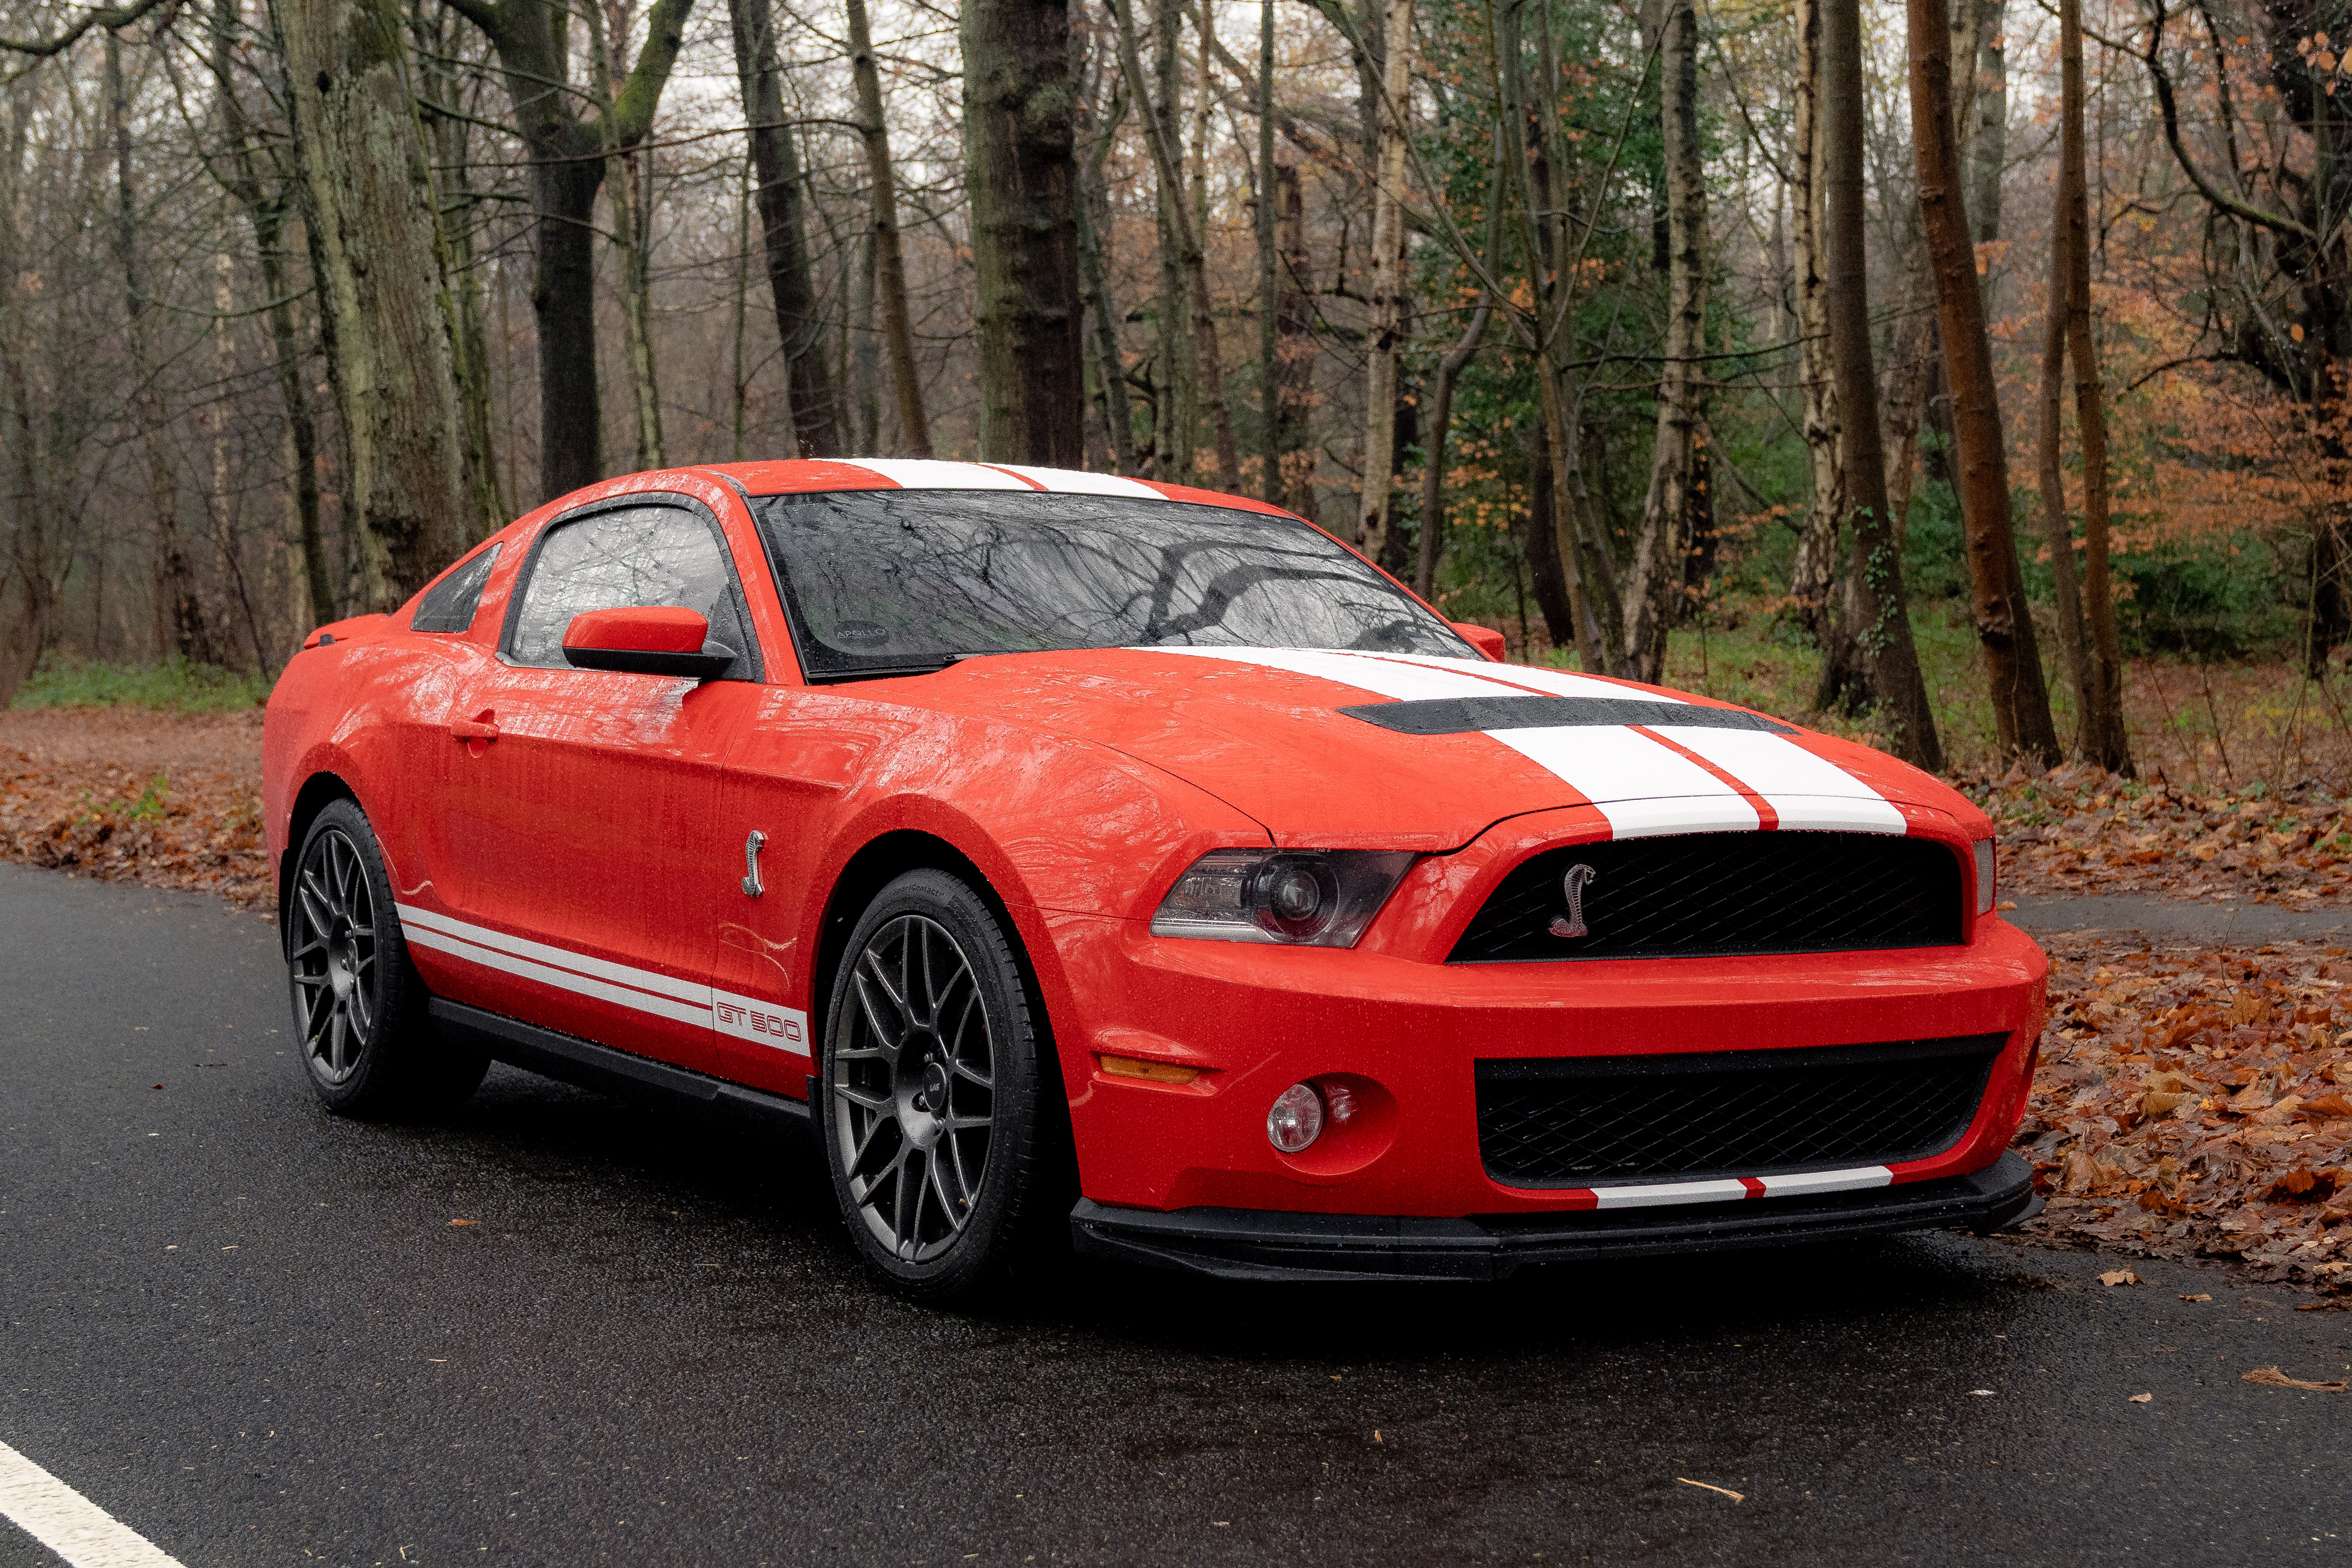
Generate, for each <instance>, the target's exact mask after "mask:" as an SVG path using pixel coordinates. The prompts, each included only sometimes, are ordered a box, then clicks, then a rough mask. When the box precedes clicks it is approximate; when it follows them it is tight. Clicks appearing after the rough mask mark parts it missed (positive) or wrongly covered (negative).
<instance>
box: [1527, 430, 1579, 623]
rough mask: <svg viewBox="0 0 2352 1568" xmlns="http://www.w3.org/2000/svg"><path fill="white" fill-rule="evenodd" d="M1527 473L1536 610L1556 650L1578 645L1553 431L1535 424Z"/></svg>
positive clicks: (1529, 549)
mask: <svg viewBox="0 0 2352 1568" xmlns="http://www.w3.org/2000/svg"><path fill="white" fill-rule="evenodd" d="M1531 457H1532V459H1533V460H1532V461H1531V462H1530V463H1529V464H1528V520H1527V539H1526V546H1525V547H1526V551H1527V557H1528V577H1530V578H1531V579H1533V581H1534V584H1535V591H1536V607H1537V608H1538V610H1540V611H1541V612H1542V613H1543V623H1544V636H1545V638H1546V640H1547V641H1549V643H1550V644H1551V646H1552V647H1556V648H1572V647H1576V646H1577V627H1576V606H1575V603H1574V601H1573V600H1571V599H1570V597H1569V593H1568V575H1567V573H1566V572H1565V570H1564V569H1563V568H1562V567H1561V565H1560V561H1559V536H1560V531H1561V530H1560V525H1559V485H1558V483H1557V482H1556V481H1557V477H1558V473H1559V466H1558V465H1557V464H1556V463H1554V462H1553V461H1552V455H1551V432H1550V429H1549V427H1548V426H1546V425H1545V424H1544V422H1543V421H1541V420H1538V421H1537V422H1536V430H1535V450H1534V452H1533V453H1532V454H1531Z"/></svg>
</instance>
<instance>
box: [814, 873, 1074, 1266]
mask: <svg viewBox="0 0 2352 1568" xmlns="http://www.w3.org/2000/svg"><path fill="white" fill-rule="evenodd" d="M825 1016H826V1020H827V1023H826V1029H825V1039H824V1060H823V1064H822V1071H821V1072H820V1074H819V1079H818V1081H819V1085H820V1088H819V1096H818V1104H817V1107H816V1113H817V1129H818V1136H819V1140H820V1142H822V1143H823V1144H824V1156H825V1165H826V1168H827V1169H828V1170H830V1171H831V1172H832V1173H833V1190H834V1194H835V1197H836V1198H838V1199H839V1200H840V1203H841V1212H842V1217H843V1219H844V1220H845V1222H846V1223H847V1225H848V1227H849V1234H850V1237H851V1239H852V1240H853V1242H854V1243H855V1244H856V1247H857V1250H858V1254H859V1256H860V1257H861V1258H864V1259H865V1262H866V1267H867V1268H869V1269H870V1270H871V1271H872V1272H873V1274H874V1275H875V1277H876V1278H877V1279H879V1280H880V1281H881V1282H882V1283H883V1284H885V1285H886V1286H887V1287H888V1288H889V1289H893V1290H895V1291H897V1292H898V1293H899V1294H901V1295H904V1296H907V1297H909V1298H912V1299H915V1300H923V1301H929V1302H934V1303H944V1302H950V1301H963V1300H971V1299H973V1298H975V1297H978V1296H982V1295H985V1294H987V1293H990V1292H992V1291H993V1290H995V1289H998V1288H1000V1287H1002V1286H1003V1285H1004V1284H1005V1283H1006V1282H1007V1281H1008V1280H1009V1279H1011V1277H1012V1275H1013V1273H1014V1271H1015V1269H1016V1268H1018V1267H1019V1266H1020V1265H1021V1264H1022V1263H1024V1261H1027V1260H1031V1259H1034V1258H1037V1257H1038V1256H1039V1255H1040V1254H1050V1253H1051V1252H1052V1250H1053V1249H1054V1244H1055V1241H1057V1240H1060V1241H1062V1242H1063V1243H1064V1245H1065V1246H1066V1237H1062V1236H1061V1234H1060V1230H1061V1227H1059V1226H1056V1224H1055V1221H1056V1220H1057V1219H1058V1218H1060V1217H1061V1216H1060V1215H1056V1214H1055V1213H1054V1212H1053V1211H1054V1208H1055V1198H1056V1197H1058V1196H1060V1195H1061V1194H1062V1192H1063V1189H1064V1187H1065V1186H1066V1185H1068V1183H1067V1182H1066V1170H1067V1169H1068V1168H1069V1166H1070V1164H1071V1163H1070V1162H1069V1161H1068V1160H1067V1159H1066V1147H1065V1142H1064V1140H1063V1139H1062V1138H1060V1137H1058V1136H1056V1134H1057V1132H1058V1131H1059V1130H1060V1129H1061V1128H1062V1127H1064V1126H1065V1125H1066V1121H1067V1117H1066V1111H1065V1110H1064V1108H1063V1105H1062V1102H1061V1100H1059V1098H1058V1097H1059V1096H1060V1095H1061V1093H1062V1089H1061V1074H1060V1071H1059V1070H1058V1068H1057V1067H1056V1066H1055V1064H1054V1062H1053V1058H1052V1053H1051V1050H1050V1047H1047V1046H1046V1044H1045V1041H1044V1035H1045V1031H1044V1030H1043V1029H1042V1028H1041V1027H1040V1018H1039V1016H1038V1015H1036V1014H1035V1013H1034V1011H1033V1009H1032V1006H1031V1004H1030V999H1029V993H1028V990H1027V987H1026V986H1025V985H1024V984H1023V980H1022V972H1021V968H1020V965H1019V963H1018V962H1017V960H1016V958H1015V956H1014V950H1013V943H1012V941H1011V940H1010V938H1009V937H1008V935H1007V933H1006V931H1005V930H1004V928H1003V924H1002V923H1001V922H1000V921H998V920H997V918H996V916H995V914H994V913H993V911H992V910H991V909H990V908H989V906H988V904H987V902H986V901H985V900H982V898H981V896H980V895H979V893H978V892H976V891H975V890H974V889H972V888H971V885H970V884H968V883H966V882H965V881H964V880H963V879H961V878H959V877H956V876H953V875H951V874H950V873H948V872H946V871H940V870H933V869H923V870H916V871H909V872H908V873H907V874H906V875H904V876H902V877H900V878H898V879H897V880H896V881H894V882H892V883H891V884H890V885H889V886H888V887H887V888H885V889H882V891H881V893H880V894H879V895H878V896H877V897H876V899H875V900H874V901H873V903H871V904H869V905H868V906H867V907H866V912H865V914H864V915H862V916H861V917H859V919H858V921H857V924H856V928H855V929H854V930H853V931H851V932H850V936H849V943H848V945H847V947H846V948H845V950H844V951H843V956H842V962H841V967H840V969H839V971H838V972H837V973H835V976H834V983H833V995H832V999H831V1005H830V1007H829V1008H828V1010H827V1012H826V1015H825ZM1049 1088H1050V1093H1051V1094H1052V1095H1053V1096H1055V1097H1056V1098H1054V1099H1051V1100H1048V1099H1046V1098H1045V1096H1046V1094H1047V1092H1048V1089H1049ZM1060 1207H1061V1211H1062V1214H1063V1215H1066V1213H1067V1211H1068V1205H1067V1204H1066V1203H1064V1204H1062V1205H1060Z"/></svg>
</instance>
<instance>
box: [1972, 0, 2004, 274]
mask: <svg viewBox="0 0 2352 1568" xmlns="http://www.w3.org/2000/svg"><path fill="white" fill-rule="evenodd" d="M1962 3H1963V4H1973V5H1976V6H1977V10H1978V17H1979V20H1978V24H1977V59H1976V133H1975V135H1974V136H1973V137H1971V138H1970V140H1969V216H1970V217H1971V218H1973V219H1974V220H1975V221H1976V234H1977V243H1978V244H1979V245H1989V244H1990V243H1991V242H1992V241H1994V240H1996V239H1999V238H2000V171H2001V165H2002V164H2003V163H2007V162H2008V160H2009V54H2008V48H2007V44H2006V41H2005V40H2004V39H2003V38H2002V37H2001V33H2000V28H2001V22H2002V19H2003V16H2004V14H2005V13H2006V11H2007V9H2008V0H1962Z"/></svg>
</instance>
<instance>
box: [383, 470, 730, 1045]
mask: <svg viewBox="0 0 2352 1568" xmlns="http://www.w3.org/2000/svg"><path fill="white" fill-rule="evenodd" d="M511 603H512V606H513V607H512V608H511V609H510V610H509V616H508V621H507V626H506V630H505V634H504V636H503V637H502V639H501V642H500V645H499V663H498V664H497V666H495V667H493V668H492V669H491V670H490V671H489V672H488V673H487V674H486V675H485V676H484V677H483V678H481V679H480V680H479V681H478V684H476V685H475V686H473V687H472V688H470V689H467V690H466V691H463V692H461V693H459V695H458V699H457V701H456V702H454V703H453V704H452V705H451V707H450V710H449V713H450V725H449V728H450V734H451V739H450V740H449V742H446V746H445V749H444V752H443V758H444V764H445V770H446V771H445V774H444V778H445V783H444V787H443V788H442V789H441V790H440V792H439V794H440V801H441V806H442V810H443V812H444V814H445V820H444V822H443V824H442V837H443V841H444V843H445V845H446V848H445V851H444V856H443V864H442V865H441V866H439V867H437V868H435V880H436V890H437V892H438V894H439V900H440V903H441V905H442V907H443V909H445V910H447V911H448V912H447V914H446V916H426V917H425V921H424V925H423V929H421V930H420V931H418V932H416V933H415V935H413V936H412V940H415V941H420V943H421V945H425V946H428V947H431V948H434V949H436V950H437V952H439V953H440V954H444V955H447V956H451V957H455V958H457V959H460V960H462V961H463V962H462V963H459V964H457V965H456V966H454V967H455V968H457V970H458V971H459V972H460V973H459V975H458V976H457V979H458V981H459V984H458V985H457V986H452V987H450V988H449V990H448V994H451V995H452V996H454V997H455V998H456V999H457V1000H460V1001H466V1002H470V1003H472V1004H473V1005H478V1006H482V1007H486V1008H488V1009H490V1010H492V1011H495V1012H499V1013H503V1014H506V1015H508V1016H514V1017H519V1018H522V1019H524V1020H526V1021H528V1022H531V1023H536V1024H540V1025H542V1026H547V1027H550V1028H554V1029H559V1030H562V1032H564V1033H566V1034H572V1035H577V1036H580V1037H583V1038H587V1039H591V1040H595V1041H598V1042H600V1043H602V1044H605V1045H610V1046H614V1047H618V1048H620V1049H623V1050H627V1051H633V1052H636V1053H638V1054H640V1055H645V1056H649V1057H655V1058H659V1059H661V1060H664V1061H668V1062H674V1063H676V1064H677V1065H679V1066H681V1067H687V1068H694V1069H696V1070H698V1071H709V1070H710V1069H711V1068H712V1067H713V1065H714V1054H713V1042H712V1032H711V1023H710V1018H711V1013H710V954H711V948H712V945H713V937H712V928H713V922H714V920H715V918H716V910H717V900H718V899H719V895H720V892H721V890H727V891H732V890H733V889H735V885H736V879H738V878H740V876H741V874H742V864H741V863H742V849H741V846H740V841H739V842H738V843H737V844H736V845H734V846H732V847H730V846H727V845H723V844H718V843H715V842H714V841H713V839H712V837H711V836H712V833H713V830H714V828H715V826H716V823H717V818H718V805H719V777H720V770H721V767H722V764H723V763H724V761H725V758H726V754H727V751H728V748H729V746H730V744H731V743H732V742H733V740H734V737H735V734H736V731H737V730H738V728H739V727H740V724H741V722H742V721H743V718H744V716H745V715H746V714H747V713H748V712H749V711H750V710H751V708H752V706H753V703H754V700H756V698H757V697H758V695H759V692H760V690H761V688H760V686H759V685H758V679H759V675H760V669H759V655H758V652H757V647H756V645H755V643H754V642H753V641H752V639H751V622H750V617H749V616H748V614H747V613H746V612H745V609H744V605H743V600H742V588H741V584H740V582H739V581H738V578H737V575H736V572H735V569H734V565H733V563H732V562H731V560H730V556H729V553H728V549H727V543H726V540H725V537H724V536H723V535H722V534H721V532H720V531H719V526H718V523H717V521H715V520H714V519H712V518H711V517H710V516H709V513H708V512H706V511H705V510H702V509H701V508H700V507H698V506H696V505H693V504H691V503H687V502H684V501H682V500H672V499H669V498H661V499H658V500H648V499H647V498H646V497H643V496H634V497H630V498H627V499H626V500H624V501H622V502H619V503H614V504H607V505H604V506H599V507H595V508H592V509H589V510H586V511H584V512H582V513H576V514H574V515H572V516H571V517H567V518H564V519H562V520H559V521H557V522H555V523H553V524H551V526H550V527H549V528H548V529H547V531H545V532H544V533H542V534H541V537H540V539H539V541H538V542H537V544H536V546H535V547H534V549H533V551H532V553H531V557H530V561H529V563H527V564H526V565H525V567H524V570H523V574H522V580H521V582H520V584H518V586H517V589H516V592H515V594H514V595H513V596H512V600H511ZM646 605H684V606H685V607H687V608H689V609H693V610H697V611H699V612H700V613H701V614H702V615H703V616H704V617H705V618H706V619H707V620H708V621H709V624H710V637H709V643H707V644H706V645H705V646H706V647H710V646H712V645H723V646H724V647H729V648H731V649H733V650H735V652H736V654H737V657H736V659H735V661H734V663H733V664H731V665H730V667H729V668H727V670H726V671H725V672H724V673H723V674H722V675H721V676H719V678H718V679H711V680H707V681H696V680H693V679H685V678H680V677H674V676H659V675H638V674H629V673H624V672H621V671H615V670H592V669H575V668H572V666H571V664H570V661H569V660H567V659H566V658H564V655H563V647H562V642H563V634H564V630H565V628H566V627H568V626H570V625H571V623H572V617H573V616H577V615H580V614H581V613H583V612H584V611H587V610H595V609H613V608H621V607H627V606H646ZM412 923H415V922H412ZM439 988H440V987H437V986H436V989H439Z"/></svg>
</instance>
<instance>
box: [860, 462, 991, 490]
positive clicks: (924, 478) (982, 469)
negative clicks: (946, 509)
mask: <svg viewBox="0 0 2352 1568" xmlns="http://www.w3.org/2000/svg"><path fill="white" fill-rule="evenodd" d="M845 461H846V462H848V463H849V464H850V465H851V466H852V467H853V468H866V469H868V470H870V471H872V472H874V473H877V474H879V475H881V476H882V477H883V478H884V479H888V480H889V481H890V482H891V483H893V484H895V485H898V487H900V488H901V489H910V490H1025V489H1029V488H1030V487H1029V485H1027V484H1026V483H1024V481H1022V480H1021V479H1015V478H1014V477H1013V475H1011V474H1008V473H1005V472H1003V470H1001V469H998V468H990V467H988V466H987V465H986V464H985V463H950V462H945V461H942V460H940V459H939V458H846V459H845Z"/></svg>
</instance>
